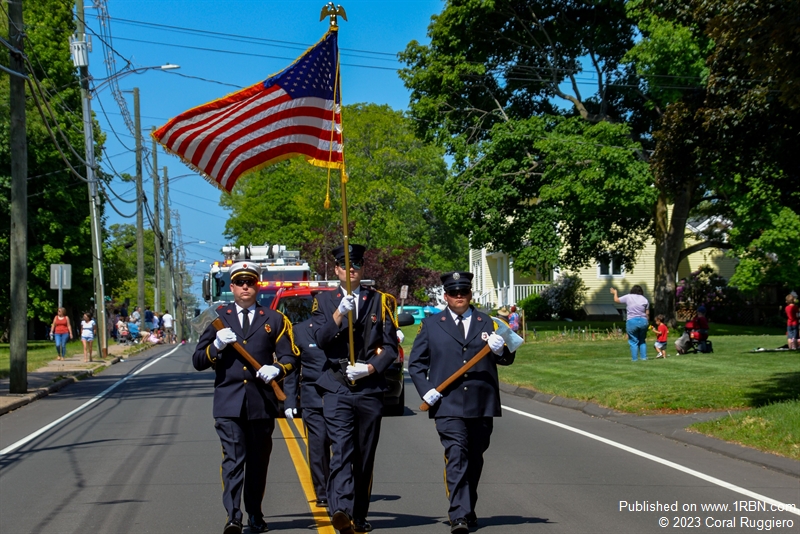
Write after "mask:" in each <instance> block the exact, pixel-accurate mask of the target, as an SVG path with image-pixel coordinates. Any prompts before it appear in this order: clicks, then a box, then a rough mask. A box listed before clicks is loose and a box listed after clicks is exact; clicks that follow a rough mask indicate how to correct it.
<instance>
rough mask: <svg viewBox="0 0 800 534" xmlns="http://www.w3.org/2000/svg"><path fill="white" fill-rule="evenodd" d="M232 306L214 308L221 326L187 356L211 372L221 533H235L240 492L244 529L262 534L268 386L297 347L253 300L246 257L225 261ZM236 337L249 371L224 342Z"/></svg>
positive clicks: (280, 319) (270, 406)
mask: <svg viewBox="0 0 800 534" xmlns="http://www.w3.org/2000/svg"><path fill="white" fill-rule="evenodd" d="M230 272H231V285H230V289H231V291H232V292H233V296H234V303H232V304H229V305H227V306H220V307H219V308H218V309H217V314H218V315H219V317H220V319H221V320H222V322H223V323H224V324H225V326H226V327H225V328H222V329H220V330H219V331H217V330H216V329H215V328H214V326H213V325H209V326H208V328H206V329H205V331H204V332H203V334H202V335H201V336H200V340H199V341H198V342H197V348H196V349H195V351H194V354H193V356H192V363H193V364H194V368H195V369H197V370H198V371H202V370H205V369H208V368H209V367H211V368H213V369H214V372H215V378H214V409H213V415H214V427H215V428H216V430H217V434H218V435H219V438H220V442H221V443H222V468H221V470H220V473H221V476H222V504H223V505H224V506H225V511H226V512H227V513H228V518H227V521H226V524H225V527H224V529H223V534H240V533H241V532H242V511H241V501H242V493H243V492H242V490H244V509H245V511H246V512H247V515H248V521H249V527H250V532H266V531H267V523H266V522H265V521H264V514H263V512H262V510H261V501H262V500H263V498H264V490H265V488H266V484H267V467H268V466H269V457H270V453H271V452H272V432H273V430H274V429H275V417H276V416H277V414H278V402H277V399H276V398H275V393H274V392H273V389H272V387H271V386H270V385H269V383H270V382H271V381H273V380H280V379H281V378H283V377H284V376H286V375H287V374H289V373H291V372H292V370H293V368H294V366H295V365H296V360H297V355H298V354H299V351H298V350H297V348H296V347H295V345H294V342H293V341H292V337H293V336H292V324H291V323H290V322H289V320H288V319H287V318H286V317H285V316H284V315H283V314H282V313H280V312H277V311H273V310H270V309H268V308H264V307H262V306H261V305H259V304H258V303H257V302H256V295H257V293H258V280H259V278H260V269H259V267H258V266H257V265H255V264H253V263H250V262H238V263H235V264H234V265H232V266H231V271H230ZM236 341H239V342H240V343H241V344H242V346H243V347H244V348H245V350H247V352H249V353H250V355H252V356H253V358H255V359H256V360H257V361H258V362H259V363H261V364H263V365H262V366H261V367H260V368H259V369H254V368H252V366H251V365H250V364H248V363H247V361H246V360H245V359H244V358H242V356H240V355H239V354H238V353H237V352H236V350H235V349H234V348H233V347H232V346H231V344H232V343H234V342H236Z"/></svg>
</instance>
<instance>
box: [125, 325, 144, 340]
mask: <svg viewBox="0 0 800 534" xmlns="http://www.w3.org/2000/svg"><path fill="white" fill-rule="evenodd" d="M128 338H129V339H130V341H131V343H139V342H141V341H142V335H141V334H140V333H139V325H138V324H136V323H134V322H128Z"/></svg>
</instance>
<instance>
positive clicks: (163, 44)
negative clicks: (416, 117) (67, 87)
mask: <svg viewBox="0 0 800 534" xmlns="http://www.w3.org/2000/svg"><path fill="white" fill-rule="evenodd" d="M117 40H118V41H130V42H132V43H145V44H155V45H161V46H172V47H174V48H186V49H189V50H200V51H202V52H216V53H218V54H231V55H234V56H250V57H263V58H268V59H283V60H287V61H294V60H295V59H297V58H294V57H284V56H271V55H268V54H254V53H252V52H237V51H234V50H221V49H218V48H206V47H202V46H191V45H180V44H175V43H161V42H157V41H145V40H144V39H132V38H130V37H117ZM339 64H340V65H342V66H343V67H362V68H365V69H377V70H390V71H393V72H396V71H397V70H398V69H396V68H392V67H379V66H377V65H356V64H353V63H339Z"/></svg>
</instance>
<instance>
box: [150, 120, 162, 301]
mask: <svg viewBox="0 0 800 534" xmlns="http://www.w3.org/2000/svg"><path fill="white" fill-rule="evenodd" d="M152 131H153V132H155V131H156V127H155V126H153V128H152ZM152 140H153V235H154V236H155V239H154V240H153V241H154V242H153V250H154V254H153V256H154V259H155V280H154V281H153V285H154V286H155V294H154V295H153V313H155V312H157V311H160V310H161V309H162V308H161V231H160V229H159V226H160V224H159V219H160V217H161V214H160V213H159V206H158V196H159V195H158V193H159V192H158V188H159V179H158V143H156V140H155V138H154V137H153V138H152Z"/></svg>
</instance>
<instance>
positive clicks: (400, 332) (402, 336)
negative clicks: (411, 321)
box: [397, 330, 406, 343]
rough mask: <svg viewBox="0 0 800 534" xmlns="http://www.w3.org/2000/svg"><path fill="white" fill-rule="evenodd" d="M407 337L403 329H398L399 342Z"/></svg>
mask: <svg viewBox="0 0 800 534" xmlns="http://www.w3.org/2000/svg"><path fill="white" fill-rule="evenodd" d="M405 338H406V335H405V334H404V333H403V332H402V331H401V330H398V331H397V342H398V343H402V342H403V340H404V339H405Z"/></svg>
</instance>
